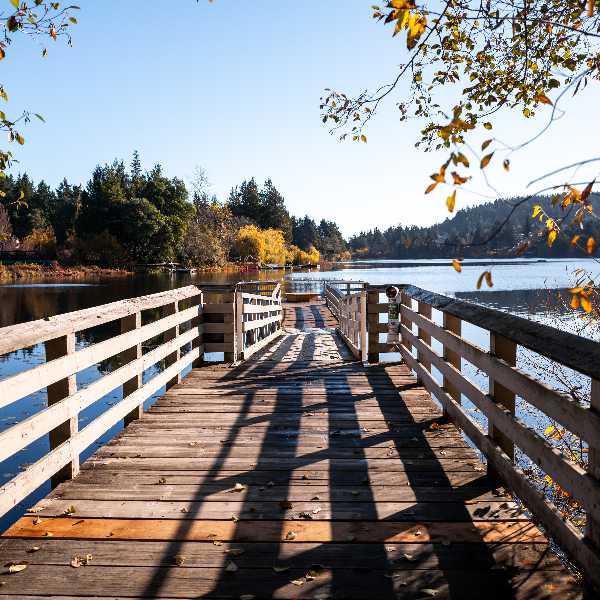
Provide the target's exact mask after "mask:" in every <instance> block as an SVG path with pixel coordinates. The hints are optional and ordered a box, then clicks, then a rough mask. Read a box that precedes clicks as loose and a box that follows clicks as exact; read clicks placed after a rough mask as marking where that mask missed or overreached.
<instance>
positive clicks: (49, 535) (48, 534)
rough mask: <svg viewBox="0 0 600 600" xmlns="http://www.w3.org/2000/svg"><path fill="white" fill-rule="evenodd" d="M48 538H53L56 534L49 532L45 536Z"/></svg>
mask: <svg viewBox="0 0 600 600" xmlns="http://www.w3.org/2000/svg"><path fill="white" fill-rule="evenodd" d="M44 535H45V536H46V537H52V536H53V535H54V534H53V533H50V532H49V531H46V533H45V534H44Z"/></svg>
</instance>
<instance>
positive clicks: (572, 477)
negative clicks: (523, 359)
mask: <svg viewBox="0 0 600 600" xmlns="http://www.w3.org/2000/svg"><path fill="white" fill-rule="evenodd" d="M386 287H387V286H385V285H383V286H373V285H368V286H366V289H365V291H364V292H362V293H363V294H365V295H366V309H365V311H364V312H362V311H361V312H360V314H361V318H362V315H363V314H365V313H366V315H367V338H368V345H367V356H368V361H369V363H374V362H377V361H378V360H379V355H380V353H389V352H400V353H401V356H402V360H403V361H404V362H405V363H406V364H407V365H408V366H409V367H410V368H411V369H412V370H413V372H414V373H415V375H416V376H417V378H418V380H419V381H420V382H421V383H422V384H423V385H424V386H425V387H426V389H427V390H428V391H429V392H430V393H431V394H432V395H433V396H434V397H435V398H437V399H438V400H439V402H440V403H441V404H442V406H443V408H444V413H445V416H446V417H447V418H448V419H450V420H451V421H452V422H453V423H454V424H455V425H456V427H458V428H459V429H460V430H461V431H462V433H463V434H464V435H465V436H467V437H468V438H469V439H470V440H471V442H473V444H474V445H475V446H476V447H477V448H478V449H479V450H480V451H481V452H482V454H483V455H484V456H485V457H486V459H487V464H488V473H490V474H493V475H496V476H497V477H499V478H500V479H501V480H502V481H503V482H504V483H505V484H506V485H507V486H508V487H509V488H510V489H511V490H512V491H513V492H514V493H515V494H516V495H517V496H518V497H519V498H520V500H521V501H522V502H523V504H524V505H525V506H526V507H527V508H528V509H529V510H530V511H531V513H532V514H533V516H534V517H535V519H537V520H538V521H539V522H540V523H542V524H543V526H544V527H545V528H546V530H547V531H548V532H549V534H550V535H551V536H552V538H553V539H554V541H555V542H556V543H557V544H558V545H559V546H560V547H561V548H562V549H563V550H564V552H565V553H566V554H567V556H568V557H569V559H570V560H571V561H572V562H573V563H574V564H575V565H576V566H577V567H578V568H579V569H580V571H581V572H582V574H583V576H584V580H585V582H586V584H587V585H588V586H591V590H592V591H591V592H588V594H587V596H586V597H589V598H598V597H600V344H599V343H597V342H595V341H592V340H589V339H585V338H581V337H579V336H576V335H573V334H570V333H566V332H563V331H559V330H557V329H554V328H552V327H549V326H546V325H541V324H539V323H535V322H532V321H529V320H527V319H523V318H520V317H517V316H514V315H510V314H507V313H504V312H501V311H498V310H493V309H490V308H487V307H484V306H480V305H476V304H471V303H469V302H463V301H460V300H456V299H454V298H449V297H446V296H441V295H439V294H434V293H432V292H428V291H426V290H422V289H420V288H417V287H414V286H406V285H397V287H398V288H400V289H401V306H400V317H401V318H400V334H401V340H400V341H399V343H398V344H389V343H383V342H380V341H379V336H380V334H382V333H385V332H387V330H388V324H387V322H380V321H379V317H380V314H382V313H384V314H385V313H387V303H385V302H380V294H381V293H383V292H385V290H386ZM326 293H329V294H330V295H331V297H330V298H328V303H330V306H332V304H333V300H331V298H335V301H336V306H337V307H338V315H339V320H340V332H341V333H342V337H344V339H345V341H346V343H347V344H348V346H349V347H350V348H351V349H352V350H353V351H354V348H355V338H352V337H351V336H350V335H349V334H350V333H355V332H356V328H357V323H361V326H362V321H361V320H357V321H355V317H354V316H353V315H356V314H357V312H356V311H357V300H354V299H353V298H356V297H358V296H360V297H361V301H362V296H361V294H348V295H343V294H341V293H339V287H337V288H336V289H334V287H333V286H329V287H328V290H327V291H326ZM414 303H416V307H415V306H413V304H414ZM348 307H352V308H348ZM432 309H435V310H438V311H440V312H441V313H442V318H443V325H438V324H436V323H435V322H434V321H433V320H432ZM333 310H334V309H333V307H332V311H333ZM463 321H465V322H468V323H471V324H473V325H476V326H477V327H480V328H482V329H485V330H487V331H489V333H490V350H489V351H487V350H484V349H482V348H479V347H478V346H476V345H474V344H472V343H470V342H469V341H467V340H466V339H464V338H463V337H462V336H461V329H462V322H463ZM349 323H352V324H351V325H349ZM413 328H416V331H414V330H413ZM361 333H362V329H361ZM363 335H364V334H363ZM363 335H361V338H362V337H363ZM432 338H433V339H434V340H437V342H439V343H440V344H441V346H442V352H441V353H440V352H437V351H436V350H434V348H433V347H432ZM518 346H522V347H524V348H527V349H528V350H530V351H533V352H535V353H537V354H539V355H541V356H544V357H546V358H548V359H550V360H551V361H554V362H556V363H559V364H561V365H564V366H566V367H568V368H570V369H572V370H573V371H576V372H578V373H580V374H583V375H585V376H588V377H590V379H591V404H590V405H586V404H584V403H582V402H579V401H578V400H576V399H574V398H573V397H571V396H568V395H566V394H563V393H561V392H560V391H558V390H556V389H554V388H552V387H550V386H549V385H547V384H546V383H544V382H542V381H540V380H538V379H536V378H535V377H532V376H531V375H529V374H528V373H525V372H524V371H522V370H520V369H518V368H517V366H516V359H517V348H518ZM462 361H467V362H468V363H470V364H471V365H473V367H475V369H477V370H478V371H479V373H480V374H483V375H487V377H488V378H489V393H487V392H486V391H485V390H483V389H482V388H481V387H479V386H478V385H477V384H476V383H475V382H474V381H472V380H471V379H469V378H468V377H467V376H466V375H465V374H464V373H462ZM432 366H433V367H435V369H437V372H438V373H440V374H441V380H438V379H436V377H435V376H434V374H433V373H432ZM463 396H464V397H465V398H467V399H469V400H470V401H471V402H472V403H473V404H474V405H475V406H476V407H477V408H478V409H479V410H480V411H481V412H482V413H483V415H484V416H485V417H486V418H487V422H488V430H487V432H486V431H483V430H482V429H481V428H480V426H479V425H478V424H477V422H476V421H475V420H474V419H473V418H472V417H471V415H470V414H469V413H468V412H467V411H466V410H465V409H464V408H463V407H462V406H461V399H462V397H463ZM516 396H518V397H520V398H521V399H522V400H524V401H525V402H527V403H529V404H530V405H531V406H532V407H535V409H537V410H539V411H541V412H542V413H544V414H545V415H546V416H547V417H549V418H550V419H551V420H553V421H555V422H556V423H558V424H560V425H561V426H562V427H564V428H565V429H566V430H568V431H570V432H572V433H573V434H574V435H575V436H577V437H578V438H580V439H581V440H582V442H583V443H584V444H585V445H587V447H588V448H589V457H588V458H589V460H588V470H587V472H586V471H585V470H583V469H582V468H580V467H579V466H578V465H576V464H575V463H574V462H573V461H572V460H571V459H570V458H569V457H568V456H566V455H565V454H563V453H561V451H560V450H559V449H558V448H556V447H555V446H553V445H552V444H550V443H549V442H548V441H547V440H546V439H545V438H544V437H543V436H542V435H541V434H540V432H537V431H535V430H534V429H533V428H532V427H530V426H529V425H527V424H526V423H524V422H523V421H522V420H521V419H519V418H518V417H517V416H516V414H515V413H516V402H515V401H516ZM515 446H516V447H518V448H519V449H520V450H521V452H522V453H523V454H525V455H526V456H528V457H529V458H530V459H531V460H532V461H533V462H534V463H535V464H536V465H537V466H538V467H539V468H540V469H541V471H543V473H545V474H546V475H547V476H549V477H550V478H551V479H552V480H553V481H555V482H556V483H557V484H558V485H559V486H560V487H561V488H562V489H563V490H564V491H565V492H566V493H567V494H569V495H570V496H571V497H572V498H573V499H574V501H575V502H576V503H577V504H578V505H579V506H580V507H582V508H583V509H584V510H585V511H586V528H585V534H582V533H581V532H580V531H579V530H578V529H577V528H576V527H575V526H574V525H573V524H572V523H571V522H570V521H569V520H568V519H567V518H566V517H565V516H564V515H563V514H562V513H561V511H560V510H559V509H558V508H557V507H556V506H555V505H554V504H553V503H552V502H551V500H550V499H549V498H548V497H547V496H546V495H544V493H543V492H542V491H540V489H538V488H537V487H536V486H535V485H534V484H533V483H532V482H531V481H530V480H529V479H528V478H527V477H526V475H525V474H524V473H523V471H522V470H521V469H520V468H519V466H518V465H517V464H515V461H514V457H515Z"/></svg>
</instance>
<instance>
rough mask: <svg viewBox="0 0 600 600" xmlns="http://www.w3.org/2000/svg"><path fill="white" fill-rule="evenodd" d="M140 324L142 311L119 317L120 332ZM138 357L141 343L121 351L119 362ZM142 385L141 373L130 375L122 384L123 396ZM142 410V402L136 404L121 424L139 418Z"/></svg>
mask: <svg viewBox="0 0 600 600" xmlns="http://www.w3.org/2000/svg"><path fill="white" fill-rule="evenodd" d="M141 326H142V313H139V312H137V313H134V314H133V315H127V316H126V317H123V318H122V319H121V333H128V332H130V331H135V330H136V329H139V328H140V327H141ZM138 358H142V344H141V343H140V344H137V345H136V346H133V347H131V348H128V349H127V350H124V351H123V352H121V363H122V364H123V365H126V364H127V363H130V362H132V361H134V360H137V359H138ZM141 387H142V373H138V374H137V375H136V376H135V377H132V378H131V379H130V380H129V381H126V382H125V383H124V384H123V398H126V397H127V396H129V395H130V394H133V392H135V391H136V390H139V389H140V388H141ZM143 412H144V403H143V402H142V403H141V404H138V406H136V407H135V408H134V409H133V410H132V411H131V412H130V413H129V414H128V415H125V418H124V419H123V426H124V427H127V425H129V423H131V422H132V421H135V420H136V419H139V418H141V416H142V413H143Z"/></svg>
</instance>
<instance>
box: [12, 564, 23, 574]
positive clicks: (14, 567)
mask: <svg viewBox="0 0 600 600" xmlns="http://www.w3.org/2000/svg"><path fill="white" fill-rule="evenodd" d="M26 568H27V565H11V566H10V567H9V568H8V572H9V573H18V572H19V571H22V570H23V569H26Z"/></svg>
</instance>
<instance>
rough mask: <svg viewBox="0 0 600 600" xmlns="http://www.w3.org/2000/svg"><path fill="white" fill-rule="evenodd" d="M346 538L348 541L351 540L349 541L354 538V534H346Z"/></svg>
mask: <svg viewBox="0 0 600 600" xmlns="http://www.w3.org/2000/svg"><path fill="white" fill-rule="evenodd" d="M346 539H347V540H348V541H349V542H351V541H352V540H353V539H354V536H353V535H349V536H348V537H347V538H346Z"/></svg>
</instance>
